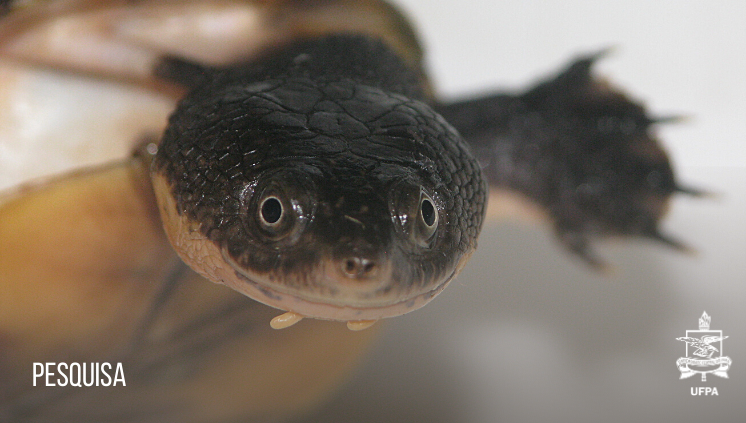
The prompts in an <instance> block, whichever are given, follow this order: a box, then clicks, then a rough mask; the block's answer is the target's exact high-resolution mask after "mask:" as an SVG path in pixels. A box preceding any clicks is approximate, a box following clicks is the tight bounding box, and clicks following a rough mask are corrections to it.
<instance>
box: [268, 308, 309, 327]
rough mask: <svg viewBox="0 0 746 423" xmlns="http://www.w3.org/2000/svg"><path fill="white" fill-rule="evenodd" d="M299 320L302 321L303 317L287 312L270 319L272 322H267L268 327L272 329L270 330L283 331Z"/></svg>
mask: <svg viewBox="0 0 746 423" xmlns="http://www.w3.org/2000/svg"><path fill="white" fill-rule="evenodd" d="M301 320H303V316H301V315H300V314H298V313H293V312H292V311H288V312H287V313H284V314H281V315H279V316H277V317H275V318H274V319H272V321H271V322H269V325H270V326H271V327H272V329H285V328H289V327H290V326H293V325H294V324H296V323H298V322H300V321H301Z"/></svg>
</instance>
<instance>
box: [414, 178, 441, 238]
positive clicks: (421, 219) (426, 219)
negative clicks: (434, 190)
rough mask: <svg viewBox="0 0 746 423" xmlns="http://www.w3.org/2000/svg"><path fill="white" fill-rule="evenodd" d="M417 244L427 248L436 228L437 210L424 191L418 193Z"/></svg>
mask: <svg viewBox="0 0 746 423" xmlns="http://www.w3.org/2000/svg"><path fill="white" fill-rule="evenodd" d="M416 226H417V228H416V236H417V242H418V243H419V244H420V245H422V246H429V245H430V240H431V239H432V237H433V234H435V230H436V229H437V228H438V209H437V208H436V207H435V203H434V202H433V199H432V198H431V197H430V196H429V195H427V193H425V192H424V191H423V192H421V193H420V207H419V210H418V212H417V225H416Z"/></svg>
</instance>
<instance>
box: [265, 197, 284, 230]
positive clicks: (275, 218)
mask: <svg viewBox="0 0 746 423" xmlns="http://www.w3.org/2000/svg"><path fill="white" fill-rule="evenodd" d="M284 211H285V210H284V209H283V207H282V202H281V201H280V200H279V199H278V198H277V197H275V196H269V197H267V198H265V199H264V200H262V204H261V206H260V207H259V221H260V222H261V223H262V225H264V226H266V227H269V228H274V227H276V226H278V225H279V224H280V220H282V216H283V214H284Z"/></svg>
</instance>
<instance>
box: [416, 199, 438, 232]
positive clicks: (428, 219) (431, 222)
mask: <svg viewBox="0 0 746 423" xmlns="http://www.w3.org/2000/svg"><path fill="white" fill-rule="evenodd" d="M420 217H421V218H422V221H423V222H424V223H425V226H427V227H428V228H432V227H434V226H435V225H436V224H437V223H438V214H437V213H436V212H435V206H433V202H432V201H430V199H429V198H423V199H422V202H421V203H420Z"/></svg>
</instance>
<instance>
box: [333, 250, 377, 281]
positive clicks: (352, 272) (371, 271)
mask: <svg viewBox="0 0 746 423" xmlns="http://www.w3.org/2000/svg"><path fill="white" fill-rule="evenodd" d="M339 265H340V269H341V271H342V274H343V275H344V276H345V277H347V278H350V279H361V280H363V279H373V278H375V277H376V276H377V275H378V269H379V267H380V266H379V265H378V260H376V259H375V258H373V257H370V256H364V255H349V256H347V257H343V258H342V259H341V260H340V262H339Z"/></svg>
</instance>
